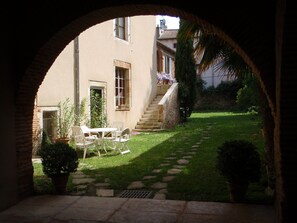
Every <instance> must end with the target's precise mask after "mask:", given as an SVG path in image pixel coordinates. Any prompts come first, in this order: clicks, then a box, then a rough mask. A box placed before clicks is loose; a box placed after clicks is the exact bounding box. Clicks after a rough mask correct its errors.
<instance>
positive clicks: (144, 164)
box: [80, 113, 267, 203]
mask: <svg viewBox="0 0 297 223" xmlns="http://www.w3.org/2000/svg"><path fill="white" fill-rule="evenodd" d="M228 114H230V113H193V114H192V116H191V117H190V118H189V119H188V121H187V122H186V123H184V124H182V125H178V126H176V127H174V128H173V129H170V130H165V131H162V132H158V133H142V134H139V135H135V136H133V137H132V138H131V140H130V141H129V143H128V146H129V147H130V149H131V153H129V154H125V155H121V154H116V153H108V154H106V155H105V154H104V153H101V154H102V156H101V157H100V158H99V157H98V156H96V155H94V156H89V157H88V158H87V159H86V160H85V161H82V160H80V162H81V163H85V164H86V165H85V167H84V168H83V169H82V171H83V172H84V173H86V174H88V175H91V176H92V177H94V178H96V182H104V181H106V179H108V182H109V183H110V184H111V188H113V189H115V190H124V189H126V188H127V186H128V185H129V184H130V183H131V182H133V181H140V180H142V178H143V177H144V176H147V175H155V176H156V179H154V180H149V181H144V180H142V182H143V183H144V184H145V188H143V189H151V188H150V186H151V184H152V183H153V182H157V181H160V182H162V177H163V176H166V175H167V171H168V169H169V168H172V167H173V165H177V162H176V161H177V160H178V159H181V158H183V157H184V156H185V155H186V154H187V153H188V152H190V151H191V150H192V149H193V147H192V146H193V145H194V144H195V143H197V142H201V144H200V146H199V148H198V150H197V153H196V155H194V156H193V157H192V159H191V160H190V163H189V164H188V165H187V166H186V167H185V168H183V170H182V172H181V173H180V174H178V175H177V176H176V178H175V179H174V180H173V181H171V182H170V183H168V196H167V197H168V199H173V200H178V199H182V200H200V201H224V202H228V201H229V193H228V190H227V184H226V183H225V180H224V179H223V178H222V177H221V176H219V174H218V172H217V171H216V169H215V167H214V164H215V159H216V148H217V146H218V145H220V144H221V143H223V142H224V141H225V140H226V139H228V138H233V139H234V138H240V137H246V135H249V134H255V133H254V132H256V131H257V129H259V120H258V117H257V116H255V115H247V114H242V113H236V114H232V115H228ZM211 126H212V127H211ZM251 126H252V127H251ZM209 127H210V129H209V130H208V128H209ZM207 131H208V132H207ZM204 136H210V138H208V139H206V138H203V137H204ZM255 140H258V141H261V139H260V138H255ZM258 144H261V142H258ZM80 155H81V156H82V154H80ZM170 157H175V158H176V159H174V160H171V159H168V158H170ZM165 162H168V163H169V164H170V166H160V164H161V163H165ZM155 169H159V170H160V173H152V172H153V170H155ZM98 174H100V175H98ZM255 188H256V189H255ZM255 194H256V196H255ZM247 202H251V203H267V196H266V195H265V194H264V186H263V185H261V184H258V185H256V186H251V187H250V190H249V194H248V199H247Z"/></svg>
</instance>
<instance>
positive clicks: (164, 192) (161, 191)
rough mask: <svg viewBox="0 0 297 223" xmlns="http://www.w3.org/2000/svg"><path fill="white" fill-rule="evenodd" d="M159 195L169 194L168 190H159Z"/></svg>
mask: <svg viewBox="0 0 297 223" xmlns="http://www.w3.org/2000/svg"><path fill="white" fill-rule="evenodd" d="M158 193H160V194H168V191H167V189H165V188H164V189H161V190H159V192H158Z"/></svg>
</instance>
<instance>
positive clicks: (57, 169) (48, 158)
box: [40, 142, 79, 177]
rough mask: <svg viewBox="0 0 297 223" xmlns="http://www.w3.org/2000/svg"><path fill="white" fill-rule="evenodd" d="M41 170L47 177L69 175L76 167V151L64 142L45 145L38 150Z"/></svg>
mask: <svg viewBox="0 0 297 223" xmlns="http://www.w3.org/2000/svg"><path fill="white" fill-rule="evenodd" d="M40 156H41V159H42V167H43V172H44V174H46V175H47V176H49V177H52V176H57V175H69V174H70V173H71V172H75V171H76V170H77V167H78V163H79V162H78V156H77V153H76V151H75V150H74V149H73V148H72V147H71V146H70V145H69V144H66V143H62V142H57V143H53V144H49V145H46V146H45V147H43V148H42V149H41V150H40Z"/></svg>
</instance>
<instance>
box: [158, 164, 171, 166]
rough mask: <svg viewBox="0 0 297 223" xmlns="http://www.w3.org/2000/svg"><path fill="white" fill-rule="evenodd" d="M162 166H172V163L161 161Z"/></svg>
mask: <svg viewBox="0 0 297 223" xmlns="http://www.w3.org/2000/svg"><path fill="white" fill-rule="evenodd" d="M160 166H170V163H161V164H160Z"/></svg>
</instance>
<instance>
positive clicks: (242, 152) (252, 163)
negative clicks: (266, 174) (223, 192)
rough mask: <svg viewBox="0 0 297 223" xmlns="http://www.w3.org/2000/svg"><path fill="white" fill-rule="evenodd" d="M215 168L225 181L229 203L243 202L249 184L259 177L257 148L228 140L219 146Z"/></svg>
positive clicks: (242, 142) (250, 144)
mask: <svg viewBox="0 0 297 223" xmlns="http://www.w3.org/2000/svg"><path fill="white" fill-rule="evenodd" d="M216 167H217V169H218V171H219V173H220V174H221V175H222V176H224V177H225V178H226V180H227V183H228V186H229V191H230V201H231V202H242V201H244V199H245V195H246V191H247V189H248V185H249V183H251V182H257V181H258V180H259V179H260V175H261V160H260V155H259V153H258V152H257V147H256V146H255V145H254V144H252V143H251V142H249V141H246V140H229V141H225V142H224V143H223V144H222V145H221V146H219V147H218V156H217V163H216Z"/></svg>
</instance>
